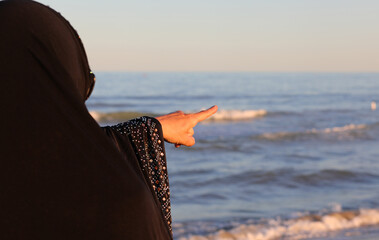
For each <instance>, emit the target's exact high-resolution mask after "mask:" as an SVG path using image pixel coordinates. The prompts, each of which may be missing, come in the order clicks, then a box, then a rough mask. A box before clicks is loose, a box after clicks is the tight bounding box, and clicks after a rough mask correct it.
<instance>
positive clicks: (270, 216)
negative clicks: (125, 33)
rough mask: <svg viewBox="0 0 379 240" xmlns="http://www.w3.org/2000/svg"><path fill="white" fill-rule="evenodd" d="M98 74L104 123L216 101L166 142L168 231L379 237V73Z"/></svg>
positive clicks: (182, 238)
mask: <svg viewBox="0 0 379 240" xmlns="http://www.w3.org/2000/svg"><path fill="white" fill-rule="evenodd" d="M96 77H97V82H96V86H95V90H94V92H93V95H92V96H91V98H90V99H89V100H88V101H87V107H88V109H89V111H90V112H91V114H92V116H93V117H94V118H95V119H96V120H97V121H98V122H99V124H100V125H102V126H105V125H112V124H115V123H118V122H123V121H127V120H128V119H131V118H135V117H138V116H143V115H148V116H153V117H154V116H158V115H162V114H166V113H170V112H174V111H177V110H182V111H184V112H186V113H193V112H197V111H200V110H203V109H206V108H209V107H211V106H213V105H218V107H219V111H218V112H217V113H216V114H215V115H214V116H213V117H211V118H210V119H208V120H206V121H204V122H201V123H199V124H198V125H197V126H196V127H195V138H196V144H195V145H194V146H193V147H184V146H182V147H180V148H175V147H174V146H172V145H171V144H169V143H166V155H167V159H168V172H169V177H170V187H171V202H172V214H173V234H174V239H178V240H219V239H220V240H229V239H230V240H275V239H281V240H287V239H288V240H292V239H312V240H316V239H317V240H321V239H326V240H335V239H341V240H353V239H354V240H368V239H370V240H374V239H376V240H378V239H379V73H289V72H286V73H260V72H251V73H249V72H240V73H238V72H234V73H217V72H99V73H97V74H96ZM376 103H377V104H378V109H377V108H376Z"/></svg>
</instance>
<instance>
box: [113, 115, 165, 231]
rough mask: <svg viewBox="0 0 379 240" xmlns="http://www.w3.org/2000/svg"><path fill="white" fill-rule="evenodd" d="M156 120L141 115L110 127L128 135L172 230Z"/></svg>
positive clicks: (163, 159)
mask: <svg viewBox="0 0 379 240" xmlns="http://www.w3.org/2000/svg"><path fill="white" fill-rule="evenodd" d="M157 121H158V120H156V119H155V118H150V117H141V118H136V119H133V120H130V121H127V122H124V123H120V124H117V125H115V126H112V127H111V128H112V129H114V130H116V131H117V132H119V133H120V134H122V135H128V136H129V138H130V140H131V142H132V144H133V145H134V148H135V149H136V154H137V158H138V160H139V163H140V166H141V169H142V171H143V172H144V174H145V175H147V176H146V177H147V178H148V179H149V181H150V183H151V185H152V188H153V189H154V192H155V194H156V196H157V198H158V200H159V202H160V205H161V209H162V212H163V216H164V218H165V220H166V222H167V224H168V227H169V229H170V231H171V232H172V227H171V222H172V221H171V204H170V188H169V182H168V174H167V162H166V156H165V151H164V140H163V136H162V133H161V132H160V131H159V130H158V129H159V128H158V124H159V122H157Z"/></svg>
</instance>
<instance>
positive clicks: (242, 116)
mask: <svg viewBox="0 0 379 240" xmlns="http://www.w3.org/2000/svg"><path fill="white" fill-rule="evenodd" d="M90 114H91V115H92V117H93V118H94V119H95V120H96V121H97V122H101V123H107V122H112V123H113V122H121V121H126V120H129V119H132V118H136V117H141V116H152V117H155V116H158V115H159V114H152V113H144V112H111V113H102V112H97V111H91V112H90ZM266 115H267V111H266V110H263V109H261V110H220V111H218V112H217V113H216V114H214V115H213V116H211V117H210V118H209V119H207V121H208V122H215V121H243V120H250V119H254V118H257V117H263V116H266Z"/></svg>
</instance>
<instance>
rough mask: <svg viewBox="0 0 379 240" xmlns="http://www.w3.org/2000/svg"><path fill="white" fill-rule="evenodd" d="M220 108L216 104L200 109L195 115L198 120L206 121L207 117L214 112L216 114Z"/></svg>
mask: <svg viewBox="0 0 379 240" xmlns="http://www.w3.org/2000/svg"><path fill="white" fill-rule="evenodd" d="M217 110H218V107H217V105H214V106H213V107H211V108H208V109H207V110H203V111H200V112H198V113H194V114H193V117H194V118H195V119H196V121H197V122H201V121H204V120H205V119H207V118H209V117H210V116H212V115H213V114H215V113H216V112H217Z"/></svg>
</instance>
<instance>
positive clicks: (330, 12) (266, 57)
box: [40, 0, 379, 72]
mask: <svg viewBox="0 0 379 240" xmlns="http://www.w3.org/2000/svg"><path fill="white" fill-rule="evenodd" d="M40 2H42V3H44V4H47V5H50V6H51V7H52V8H54V9H56V10H57V11H59V12H61V13H62V15H63V16H65V17H66V18H67V19H68V20H69V21H70V22H71V24H72V25H73V26H74V27H75V28H76V29H77V30H78V32H79V34H80V35H81V38H82V39H83V42H84V45H85V47H86V50H87V54H88V57H89V60H90V64H91V65H92V68H93V69H94V70H95V71H104V70H106V71H328V72H329V71H337V72H346V71H347V72H354V71H358V72H378V71H379V15H378V13H379V1H378V0H260V1H256V0H250V1H249V0H234V1H231V0H190V1H189V0H187V1H182V0H158V1H157V0H154V1H153V0H135V1H129V0H107V1H96V0H92V1H89V0H65V1H62V0H59V1H58V0H41V1H40Z"/></svg>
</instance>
